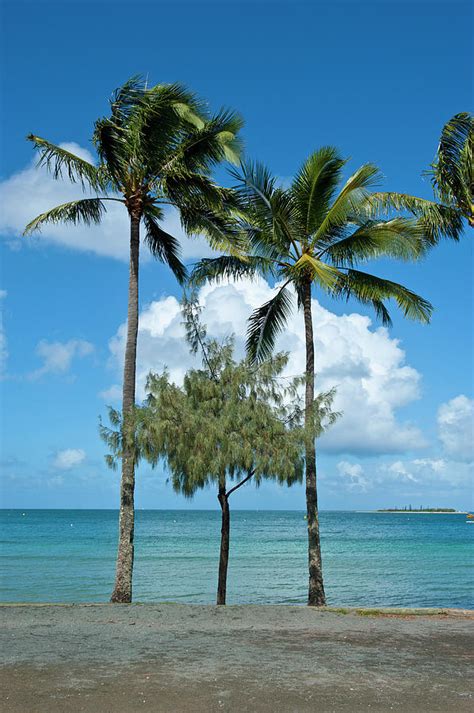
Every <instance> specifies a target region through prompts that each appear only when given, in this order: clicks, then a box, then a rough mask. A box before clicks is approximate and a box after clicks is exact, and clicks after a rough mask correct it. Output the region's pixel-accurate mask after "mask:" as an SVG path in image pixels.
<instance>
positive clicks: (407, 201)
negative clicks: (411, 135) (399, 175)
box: [371, 112, 474, 244]
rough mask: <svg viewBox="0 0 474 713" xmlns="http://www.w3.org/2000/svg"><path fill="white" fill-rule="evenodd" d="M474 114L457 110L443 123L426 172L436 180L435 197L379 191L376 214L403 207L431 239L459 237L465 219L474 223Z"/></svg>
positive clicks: (374, 197)
mask: <svg viewBox="0 0 474 713" xmlns="http://www.w3.org/2000/svg"><path fill="white" fill-rule="evenodd" d="M473 154H474V118H473V117H472V115H471V114H469V113H467V112H461V113H460V114H456V115H455V116H453V117H452V119H450V120H449V121H448V122H447V124H446V125H445V126H444V127H443V130H442V132H441V138H440V142H439V146H438V150H437V152H436V157H435V160H434V162H433V164H432V165H431V168H430V169H429V170H428V171H426V175H428V176H429V177H430V178H431V182H432V184H433V192H434V200H426V199H424V198H417V197H415V196H409V195H405V194H403V193H375V194H373V195H372V196H371V212H372V214H373V215H376V214H386V213H387V212H390V211H391V210H397V211H399V210H403V211H406V212H408V213H411V214H412V215H413V216H416V217H417V218H418V220H419V223H420V225H421V226H422V228H423V230H424V231H425V234H426V236H427V238H428V240H429V241H430V242H431V243H432V244H436V243H438V242H439V240H441V238H443V237H446V238H451V239H452V240H459V237H460V235H461V233H462V231H463V227H464V220H467V221H468V223H469V225H470V226H471V227H474V166H473Z"/></svg>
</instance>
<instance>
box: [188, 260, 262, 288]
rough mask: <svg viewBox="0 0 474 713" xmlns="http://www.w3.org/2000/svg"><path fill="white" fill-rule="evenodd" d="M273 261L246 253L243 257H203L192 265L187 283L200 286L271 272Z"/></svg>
mask: <svg viewBox="0 0 474 713" xmlns="http://www.w3.org/2000/svg"><path fill="white" fill-rule="evenodd" d="M272 268H273V262H272V261H271V260H268V259H267V258H265V257H260V256H258V257H257V256H253V255H248V256H247V255H246V256H245V257H243V258H240V257H235V256H232V255H221V256H220V257H216V258H204V259H202V260H200V261H199V262H198V263H197V264H196V265H195V267H194V269H193V271H192V273H191V276H190V279H189V283H190V284H191V285H192V286H194V287H200V286H201V285H203V284H204V283H205V282H216V283H219V282H222V281H225V280H239V279H242V278H243V277H255V275H257V274H261V275H268V274H269V273H270V274H274V273H273V270H272Z"/></svg>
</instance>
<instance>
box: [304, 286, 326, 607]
mask: <svg viewBox="0 0 474 713" xmlns="http://www.w3.org/2000/svg"><path fill="white" fill-rule="evenodd" d="M303 311H304V327H305V340H306V392H305V425H306V426H307V427H310V425H311V428H310V430H309V435H307V437H306V445H305V460H306V515H307V523H308V566H309V589H308V604H309V605H310V606H324V605H325V604H326V596H325V594H324V584H323V570H322V559H321V542H320V537H319V517H318V492H317V485H316V444H315V439H314V433H313V429H312V422H313V409H314V337H313V317H312V314H311V282H310V281H309V280H308V281H307V282H306V283H305V285H304V297H303Z"/></svg>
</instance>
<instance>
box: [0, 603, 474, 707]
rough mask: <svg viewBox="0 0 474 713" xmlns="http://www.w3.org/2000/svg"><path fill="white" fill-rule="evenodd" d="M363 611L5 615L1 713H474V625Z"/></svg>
mask: <svg viewBox="0 0 474 713" xmlns="http://www.w3.org/2000/svg"><path fill="white" fill-rule="evenodd" d="M358 611H359V613H357V612H356V611H354V610H342V609H340V610H333V611H331V610H314V609H310V608H308V607H290V606H228V607H214V606H199V605H180V604H171V603H170V604H157V605H153V604H144V605H140V604H134V605H107V604H104V605H5V606H1V607H0V617H1V641H0V646H1V664H2V665H1V669H0V671H1V691H2V693H1V699H0V700H1V706H0V708H1V710H2V711H3V712H4V713H72V712H74V713H76V712H79V711H83V712H84V713H135V712H136V711H144V712H146V711H155V712H159V713H191V712H192V713H201V712H202V713H212V712H213V711H232V712H234V711H235V712H236V713H237V712H238V713H260V712H261V713H267V712H268V713H270V711H271V712H272V713H290V712H291V713H306V711H308V712H309V711H311V712H312V713H315V712H318V713H332V712H335V713H339V712H342V711H344V712H347V713H349V712H351V713H352V712H354V713H357V712H358V711H375V712H377V713H379V712H380V713H385V711H400V713H412V712H413V713H415V711H416V712H417V713H420V712H423V711H439V712H440V713H441V712H442V713H449V712H450V711H453V712H454V711H456V712H457V713H462V712H463V711H472V710H473V709H474V694H473V686H472V683H471V680H470V673H472V662H473V650H474V647H473V643H474V641H473V640H474V612H472V611H460V610H439V611H434V610H424V611H423V613H422V614H420V613H419V612H420V610H416V612H415V610H378V611H375V610H373V611H372V610H368V611H361V610H358ZM397 612H398V613H397ZM417 612H418V613H417Z"/></svg>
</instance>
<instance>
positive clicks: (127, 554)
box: [111, 213, 140, 603]
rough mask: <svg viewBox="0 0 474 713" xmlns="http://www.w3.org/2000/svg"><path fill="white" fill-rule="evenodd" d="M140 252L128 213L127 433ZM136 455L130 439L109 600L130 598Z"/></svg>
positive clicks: (136, 220)
mask: <svg viewBox="0 0 474 713" xmlns="http://www.w3.org/2000/svg"><path fill="white" fill-rule="evenodd" d="M139 252H140V216H139V215H136V214H132V213H131V214H130V275H129V283H128V321H127V344H126V347H125V366H124V371H123V397H122V424H123V428H124V432H125V434H126V435H127V432H128V429H127V427H128V424H129V422H130V416H131V414H132V409H133V407H134V405H135V373H136V357H137V335H138V260H139ZM134 491H135V456H134V449H133V447H132V446H131V444H130V443H129V444H128V445H127V444H126V445H125V447H124V450H123V457H122V478H121V482H120V517H119V543H118V553H117V566H116V573H115V587H114V591H113V592H112V596H111V601H112V602H125V603H126V602H131V601H132V574H133V555H134V546H133V536H134V529H135V506H134V494H135V493H134Z"/></svg>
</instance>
